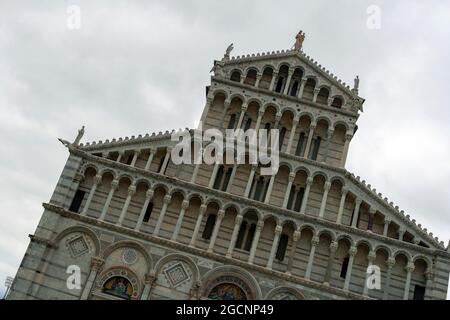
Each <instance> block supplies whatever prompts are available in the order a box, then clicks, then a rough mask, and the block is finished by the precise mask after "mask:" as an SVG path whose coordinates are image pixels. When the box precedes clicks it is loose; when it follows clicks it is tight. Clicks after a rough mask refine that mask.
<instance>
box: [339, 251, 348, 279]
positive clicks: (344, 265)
mask: <svg viewBox="0 0 450 320" xmlns="http://www.w3.org/2000/svg"><path fill="white" fill-rule="evenodd" d="M348 261H349V257H348V256H347V257H345V258H344V261H342V266H341V275H340V277H341V278H342V279H345V276H346V275H347V268H348Z"/></svg>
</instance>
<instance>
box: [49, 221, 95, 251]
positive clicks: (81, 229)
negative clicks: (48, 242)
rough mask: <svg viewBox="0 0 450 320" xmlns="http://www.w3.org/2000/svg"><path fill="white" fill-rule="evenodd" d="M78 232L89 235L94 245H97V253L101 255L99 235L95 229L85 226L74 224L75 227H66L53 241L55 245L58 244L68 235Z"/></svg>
mask: <svg viewBox="0 0 450 320" xmlns="http://www.w3.org/2000/svg"><path fill="white" fill-rule="evenodd" d="M76 232H80V233H84V234H86V235H88V236H89V238H91V239H92V241H93V243H94V246H95V255H96V256H97V255H99V253H100V240H99V238H98V237H97V235H96V234H95V232H94V231H92V230H91V229H89V228H87V227H84V226H73V227H68V228H67V229H64V230H63V231H61V232H60V233H58V234H57V235H56V237H55V239H54V240H53V243H54V244H55V245H57V246H58V244H59V242H61V240H62V239H63V238H64V237H66V236H67V235H69V234H71V233H76Z"/></svg>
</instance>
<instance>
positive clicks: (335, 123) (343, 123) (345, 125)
mask: <svg viewBox="0 0 450 320" xmlns="http://www.w3.org/2000/svg"><path fill="white" fill-rule="evenodd" d="M338 126H343V127H344V128H345V132H346V133H347V132H348V131H349V130H350V127H349V125H348V123H346V122H345V121H343V120H337V121H335V122H334V123H333V128H334V130H336V127H338Z"/></svg>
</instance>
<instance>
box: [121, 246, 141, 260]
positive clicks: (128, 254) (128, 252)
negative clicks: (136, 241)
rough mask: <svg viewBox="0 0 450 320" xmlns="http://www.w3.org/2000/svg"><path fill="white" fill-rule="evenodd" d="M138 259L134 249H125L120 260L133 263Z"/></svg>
mask: <svg viewBox="0 0 450 320" xmlns="http://www.w3.org/2000/svg"><path fill="white" fill-rule="evenodd" d="M137 259H138V254H137V252H136V250H134V249H125V250H124V252H123V254H122V261H123V262H125V263H126V264H134V263H136V261H137Z"/></svg>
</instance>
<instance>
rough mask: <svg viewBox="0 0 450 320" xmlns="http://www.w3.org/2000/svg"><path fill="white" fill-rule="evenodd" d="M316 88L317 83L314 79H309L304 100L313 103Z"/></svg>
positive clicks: (304, 91) (304, 92)
mask: <svg viewBox="0 0 450 320" xmlns="http://www.w3.org/2000/svg"><path fill="white" fill-rule="evenodd" d="M315 87H316V81H315V80H314V79H312V78H308V80H306V83H305V89H303V96H302V98H303V99H305V100H309V101H312V100H313V98H314V88H315Z"/></svg>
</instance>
